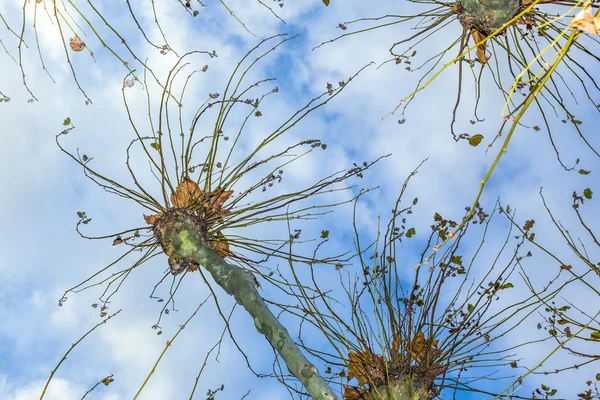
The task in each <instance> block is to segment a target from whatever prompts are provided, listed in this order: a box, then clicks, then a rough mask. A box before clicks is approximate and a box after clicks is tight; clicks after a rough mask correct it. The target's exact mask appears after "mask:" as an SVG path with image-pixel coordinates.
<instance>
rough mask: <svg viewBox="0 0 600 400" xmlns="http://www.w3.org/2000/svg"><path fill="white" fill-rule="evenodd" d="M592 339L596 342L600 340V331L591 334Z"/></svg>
mask: <svg viewBox="0 0 600 400" xmlns="http://www.w3.org/2000/svg"><path fill="white" fill-rule="evenodd" d="M590 337H591V338H592V339H594V340H600V331H595V332H592V333H591V334H590Z"/></svg>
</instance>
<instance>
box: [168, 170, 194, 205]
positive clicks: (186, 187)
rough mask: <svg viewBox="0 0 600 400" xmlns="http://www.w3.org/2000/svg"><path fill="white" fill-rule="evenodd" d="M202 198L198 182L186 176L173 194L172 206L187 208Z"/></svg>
mask: <svg viewBox="0 0 600 400" xmlns="http://www.w3.org/2000/svg"><path fill="white" fill-rule="evenodd" d="M201 196H202V191H201V190H200V188H199V187H198V185H197V184H196V182H194V181H193V180H191V179H190V178H188V177H187V176H186V177H185V178H183V181H181V183H180V184H179V185H178V186H177V188H176V189H175V193H171V205H172V206H173V207H175V208H185V207H186V206H187V205H188V204H190V203H192V202H194V201H196V200H198V199H200V197H201Z"/></svg>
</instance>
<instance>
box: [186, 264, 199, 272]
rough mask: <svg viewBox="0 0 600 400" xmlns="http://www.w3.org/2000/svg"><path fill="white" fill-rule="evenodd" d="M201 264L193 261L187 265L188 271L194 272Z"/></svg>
mask: <svg viewBox="0 0 600 400" xmlns="http://www.w3.org/2000/svg"><path fill="white" fill-rule="evenodd" d="M199 267H200V266H199V265H198V264H196V263H195V262H191V263H190V264H189V265H188V267H187V272H194V271H196V270H197V269H198V268H199Z"/></svg>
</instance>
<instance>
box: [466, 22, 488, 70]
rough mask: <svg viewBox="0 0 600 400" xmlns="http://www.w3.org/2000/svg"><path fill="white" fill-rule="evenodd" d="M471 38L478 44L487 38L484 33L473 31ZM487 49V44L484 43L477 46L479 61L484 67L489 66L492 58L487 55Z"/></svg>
mask: <svg viewBox="0 0 600 400" xmlns="http://www.w3.org/2000/svg"><path fill="white" fill-rule="evenodd" d="M471 37H472V38H473V40H474V41H475V43H476V44H477V43H479V42H481V41H482V40H484V39H485V38H486V36H485V35H484V34H483V33H481V32H479V31H477V30H472V31H471ZM486 48H487V42H483V43H482V44H480V45H479V46H477V53H476V55H477V59H478V60H479V62H480V63H482V64H483V65H485V64H487V62H488V60H489V59H490V57H488V56H486V55H485V49H486Z"/></svg>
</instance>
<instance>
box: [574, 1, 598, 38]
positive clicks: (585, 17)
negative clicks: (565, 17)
mask: <svg viewBox="0 0 600 400" xmlns="http://www.w3.org/2000/svg"><path fill="white" fill-rule="evenodd" d="M569 26H572V27H574V28H577V29H579V30H580V31H582V32H585V33H587V34H590V35H598V34H600V18H596V17H594V14H593V13H592V6H591V5H588V6H587V7H585V8H582V9H581V11H579V12H578V13H577V14H575V16H574V17H573V19H572V20H571V22H569Z"/></svg>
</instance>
